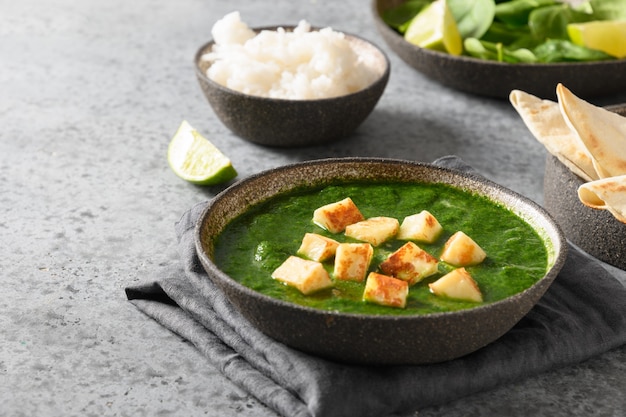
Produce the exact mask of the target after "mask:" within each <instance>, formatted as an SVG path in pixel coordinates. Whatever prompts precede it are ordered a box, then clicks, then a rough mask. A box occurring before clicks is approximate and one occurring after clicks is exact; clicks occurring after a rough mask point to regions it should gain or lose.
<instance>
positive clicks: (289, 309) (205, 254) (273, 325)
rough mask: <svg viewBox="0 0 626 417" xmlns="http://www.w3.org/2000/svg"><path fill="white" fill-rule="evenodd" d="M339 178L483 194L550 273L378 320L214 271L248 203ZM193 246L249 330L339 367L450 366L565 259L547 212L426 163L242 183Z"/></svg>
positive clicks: (323, 167) (498, 331)
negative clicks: (508, 216) (508, 291)
mask: <svg viewBox="0 0 626 417" xmlns="http://www.w3.org/2000/svg"><path fill="white" fill-rule="evenodd" d="M337 179H342V180H345V181H352V180H373V181H380V180H388V181H409V182H415V181H419V182H437V183H439V182H441V183H446V184H451V185H454V186H456V187H457V188H462V189H465V190H468V191H471V192H474V193H478V194H481V195H485V196H487V197H489V198H490V199H492V200H494V201H497V202H499V203H501V204H502V205H504V206H505V207H507V208H509V209H510V210H511V211H513V212H514V213H516V214H517V215H518V216H520V217H521V218H522V219H524V220H525V221H526V222H527V223H529V224H530V225H531V226H532V227H533V228H534V229H535V230H536V231H537V232H538V234H539V235H540V236H541V237H542V239H543V240H544V242H545V245H546V247H547V249H548V252H549V267H548V269H547V271H546V274H545V276H544V277H542V278H541V279H540V280H539V281H538V282H537V283H536V284H534V285H533V286H532V287H530V288H528V289H527V290H524V291H522V292H521V293H518V294H515V295H514V296H511V297H509V298H506V299H504V300H501V301H498V302H494V303H491V304H486V305H482V306H480V307H476V308H472V309H468V310H461V311H457V312H449V313H433V314H425V315H415V316H377V315H359V314H348V313H338V312H331V311H324V310H317V309H313V308H309V307H303V306H299V305H296V304H293V303H289V302H284V301H279V300H276V299H274V298H272V297H269V296H265V295H262V294H260V293H258V292H256V291H253V290H251V289H249V288H247V287H245V286H243V285H241V284H239V283H238V282H236V281H235V280H233V279H231V278H230V277H228V276H227V275H226V274H225V273H224V272H222V271H221V270H220V269H219V268H218V267H217V266H216V265H215V264H214V263H213V261H212V254H213V248H214V238H215V237H216V236H218V235H219V234H220V233H221V231H222V230H223V229H224V228H225V226H226V225H227V224H228V223H229V222H230V221H231V220H232V219H233V218H235V217H237V216H238V215H240V214H242V213H244V212H245V211H247V210H248V209H249V208H250V207H251V206H252V205H254V204H256V203H258V202H261V201H265V200H267V199H268V198H271V197H273V196H275V195H277V194H282V193H286V192H289V191H291V190H293V189H296V188H300V187H303V186H304V187H312V186H318V185H323V184H327V183H330V182H335V181H336V180H337ZM196 245H197V250H198V254H199V257H200V259H201V262H202V264H203V266H204V268H205V270H206V271H207V273H208V275H209V277H210V278H211V279H212V280H213V281H214V282H215V283H216V284H217V285H218V286H219V287H220V288H221V289H222V290H223V291H224V292H225V294H226V295H227V297H228V298H229V300H230V301H231V302H232V303H233V304H234V305H235V307H236V308H237V309H239V310H240V311H241V312H242V314H243V315H244V316H245V317H246V318H247V319H248V320H250V321H251V323H252V324H253V325H255V326H256V327H258V328H259V329H260V330H261V331H263V332H265V333H266V334H268V335H269V336H271V337H273V338H275V339H277V340H279V341H281V342H283V343H285V344H287V345H289V346H292V347H294V348H296V349H300V350H303V351H306V352H310V353H313V354H316V355H320V356H323V357H327V358H331V359H335V360H340V361H347V362H354V363H387V364H391V363H413V364H416V363H433V362H440V361H443V360H449V359H453V358H456V357H459V356H463V355H465V354H467V353H470V352H472V351H474V350H476V349H479V348H480V347H482V346H485V345H486V344H488V343H490V342H492V341H493V340H495V339H497V338H498V337H500V336H501V335H502V334H504V333H505V332H506V331H508V330H509V329H510V328H511V327H512V326H513V325H514V324H515V323H516V322H517V321H519V320H520V319H521V318H522V317H523V315H525V314H526V313H527V312H528V311H529V310H530V308H532V306H533V305H534V304H535V303H536V302H537V301H538V299H539V298H540V297H541V295H543V293H544V292H545V291H546V290H547V288H548V287H549V285H550V284H551V282H552V280H553V279H554V277H555V276H556V274H557V272H558V270H559V269H560V268H561V266H562V264H563V262H564V259H565V253H566V246H565V241H564V238H563V236H562V234H561V232H560V230H559V228H558V226H556V224H555V223H554V222H553V221H552V220H551V219H550V217H549V216H548V215H547V213H546V212H545V211H543V209H542V208H541V207H539V206H538V205H536V204H535V203H533V202H531V201H530V200H527V199H525V198H523V197H521V196H519V195H517V194H515V193H513V192H512V191H510V190H507V189H505V188H503V187H500V186H498V185H496V184H493V183H491V182H489V181H486V180H483V179H482V178H479V177H474V176H471V175H467V174H461V173H459V172H457V171H452V170H448V169H443V168H437V167H433V166H431V165H428V164H420V163H411V162H406V161H397V160H387V159H371V158H341V159H329V160H320V161H309V162H305V163H300V164H295V165H291V166H286V167H282V168H277V169H273V170H270V171H266V172H264V173H261V174H258V175H255V176H252V177H250V178H248V179H246V180H243V181H241V182H239V183H237V184H235V185H233V186H232V187H231V188H229V189H228V190H226V191H225V192H223V193H222V194H220V195H219V196H218V197H216V198H215V199H214V200H213V201H212V202H211V204H210V205H209V206H208V207H207V209H206V210H205V212H204V213H203V215H202V217H201V219H200V220H199V222H198V227H197V231H196ZM468 323H472V324H471V325H468ZM426 336H427V337H426Z"/></svg>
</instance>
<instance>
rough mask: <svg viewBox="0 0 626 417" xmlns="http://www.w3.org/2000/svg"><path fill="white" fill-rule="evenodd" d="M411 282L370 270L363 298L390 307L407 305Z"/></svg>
mask: <svg viewBox="0 0 626 417" xmlns="http://www.w3.org/2000/svg"><path fill="white" fill-rule="evenodd" d="M408 295H409V284H408V283H407V282H406V281H402V280H401V279H397V278H394V277H390V276H387V275H383V274H379V273H376V272H370V273H369V275H368V276H367V281H366V282H365V290H364V291H363V300H365V301H369V302H370V303H375V304H380V305H384V306H389V307H399V308H404V307H406V298H407V296H408Z"/></svg>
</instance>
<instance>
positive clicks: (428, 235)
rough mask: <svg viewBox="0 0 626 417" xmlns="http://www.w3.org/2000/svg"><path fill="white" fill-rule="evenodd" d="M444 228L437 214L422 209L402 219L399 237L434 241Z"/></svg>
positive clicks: (401, 238) (428, 241)
mask: <svg viewBox="0 0 626 417" xmlns="http://www.w3.org/2000/svg"><path fill="white" fill-rule="evenodd" d="M442 230H443V227H441V224H439V221H438V220H437V219H436V218H435V216H433V215H432V214H431V213H430V212H429V211H427V210H422V211H421V212H420V213H418V214H413V215H411V216H407V217H405V218H404V220H402V224H401V225H400V230H399V231H398V236H397V238H398V239H400V240H417V241H420V242H426V243H433V242H434V241H435V240H437V238H438V237H439V235H440V234H441V231H442Z"/></svg>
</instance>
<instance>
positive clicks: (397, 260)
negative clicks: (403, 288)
mask: <svg viewBox="0 0 626 417" xmlns="http://www.w3.org/2000/svg"><path fill="white" fill-rule="evenodd" d="M438 264H439V261H437V258H435V257H434V256H432V255H431V254H429V253H428V252H426V251H425V250H423V249H422V248H420V247H419V246H417V245H416V244H415V243H413V242H407V243H405V244H404V245H402V246H401V247H400V248H399V249H398V250H396V251H395V252H394V253H392V254H391V255H389V256H388V257H387V259H385V260H384V261H383V262H382V263H381V264H380V265H379V268H380V270H381V271H382V272H383V274H386V275H391V276H392V277H395V278H398V279H401V280H402V281H406V282H408V284H409V285H413V284H415V283H417V282H419V281H421V280H422V279H424V278H426V277H428V276H430V275H433V274H435V273H436V272H437V270H438V268H437V266H438Z"/></svg>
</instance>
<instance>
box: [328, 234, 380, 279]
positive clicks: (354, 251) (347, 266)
mask: <svg viewBox="0 0 626 417" xmlns="http://www.w3.org/2000/svg"><path fill="white" fill-rule="evenodd" d="M373 255H374V248H372V245H370V244H369V243H340V244H339V246H337V251H336V252H335V272H334V275H335V278H337V279H342V280H347V281H357V282H362V281H363V280H364V279H365V275H366V274H367V269H368V268H369V266H370V262H371V261H372V256H373Z"/></svg>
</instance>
